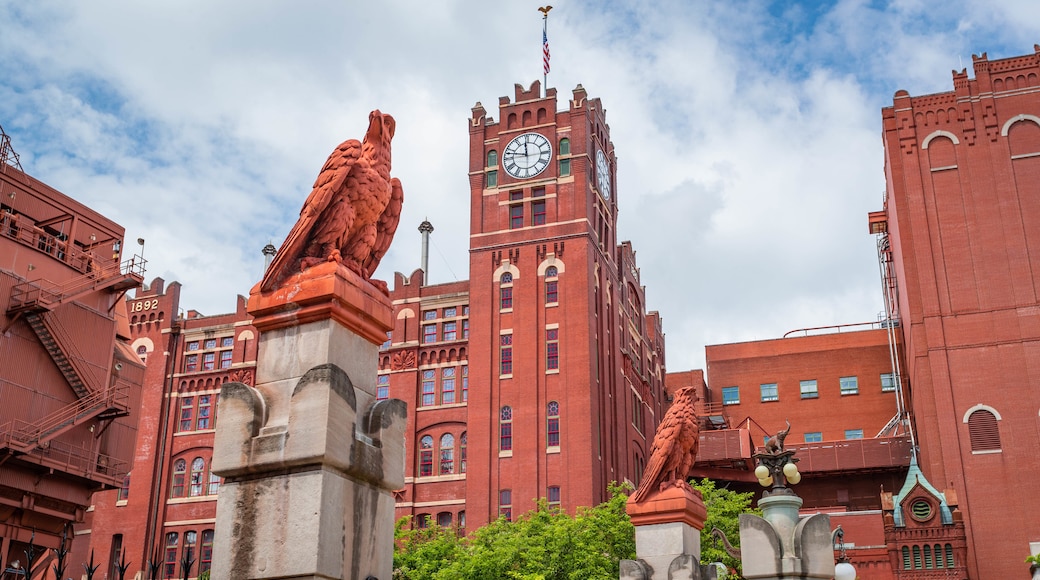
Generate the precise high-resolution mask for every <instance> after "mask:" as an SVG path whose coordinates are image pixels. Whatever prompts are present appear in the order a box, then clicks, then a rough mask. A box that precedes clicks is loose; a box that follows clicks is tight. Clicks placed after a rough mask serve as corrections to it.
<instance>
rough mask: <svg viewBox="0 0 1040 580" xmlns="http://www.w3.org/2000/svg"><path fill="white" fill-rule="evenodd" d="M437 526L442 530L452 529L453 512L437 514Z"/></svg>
mask: <svg viewBox="0 0 1040 580" xmlns="http://www.w3.org/2000/svg"><path fill="white" fill-rule="evenodd" d="M437 525H438V526H440V527H442V528H450V527H451V512H440V513H439V514H437Z"/></svg>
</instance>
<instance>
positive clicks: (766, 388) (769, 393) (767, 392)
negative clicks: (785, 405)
mask: <svg viewBox="0 0 1040 580" xmlns="http://www.w3.org/2000/svg"><path fill="white" fill-rule="evenodd" d="M759 388H760V389H761V392H762V402H766V401H779V400H780V392H779V391H778V390H777V387H776V383H763V384H762V385H761V386H760V387H759Z"/></svg>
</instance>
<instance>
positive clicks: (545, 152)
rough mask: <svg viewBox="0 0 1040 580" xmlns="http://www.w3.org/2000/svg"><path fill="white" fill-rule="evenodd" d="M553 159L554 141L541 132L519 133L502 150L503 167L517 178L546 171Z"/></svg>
mask: <svg viewBox="0 0 1040 580" xmlns="http://www.w3.org/2000/svg"><path fill="white" fill-rule="evenodd" d="M550 160H552V143H549V140H548V139H546V138H545V137H544V136H543V135H541V134H539V133H524V134H523V135H517V136H516V137H514V138H513V140H512V141H510V142H509V144H508V145H506V148H505V149H504V150H503V151H502V168H503V169H505V170H506V173H508V174H509V175H512V176H513V177H515V178H517V179H529V178H531V177H534V176H535V175H538V174H539V173H541V172H543V171H545V168H546V167H548V166H549V161H550Z"/></svg>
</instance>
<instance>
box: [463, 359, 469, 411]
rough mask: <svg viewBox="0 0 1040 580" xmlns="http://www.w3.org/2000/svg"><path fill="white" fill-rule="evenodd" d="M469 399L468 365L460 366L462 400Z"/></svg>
mask: <svg viewBox="0 0 1040 580" xmlns="http://www.w3.org/2000/svg"><path fill="white" fill-rule="evenodd" d="M468 400H469V366H463V367H462V402H463V403H465V402H466V401H468Z"/></svg>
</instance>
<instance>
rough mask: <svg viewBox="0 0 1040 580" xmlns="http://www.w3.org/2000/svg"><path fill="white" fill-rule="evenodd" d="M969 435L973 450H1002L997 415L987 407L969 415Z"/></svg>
mask: <svg viewBox="0 0 1040 580" xmlns="http://www.w3.org/2000/svg"><path fill="white" fill-rule="evenodd" d="M968 437H969V438H970V439H971V450H972V452H976V451H1000V428H999V427H998V425H997V417H996V416H995V415H994V414H993V413H992V412H990V411H988V410H986V409H979V410H977V411H975V412H974V413H972V414H971V415H970V416H968Z"/></svg>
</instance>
